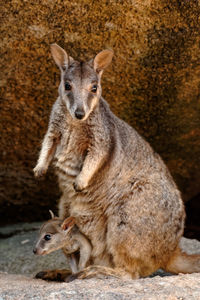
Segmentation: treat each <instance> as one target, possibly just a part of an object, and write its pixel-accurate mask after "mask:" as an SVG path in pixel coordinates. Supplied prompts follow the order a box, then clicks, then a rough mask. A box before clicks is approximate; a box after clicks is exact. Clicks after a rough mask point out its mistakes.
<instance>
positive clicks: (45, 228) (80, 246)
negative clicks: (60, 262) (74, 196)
mask: <svg viewBox="0 0 200 300" xmlns="http://www.w3.org/2000/svg"><path fill="white" fill-rule="evenodd" d="M50 213H51V216H52V218H51V219H50V220H48V221H47V222H45V223H44V224H43V225H42V226H41V228H40V232H39V237H38V240H37V242H36V245H35V247H34V249H33V253H34V254H36V255H46V254H49V253H51V252H53V251H56V250H58V249H62V250H63V253H64V254H65V256H66V257H67V260H68V263H69V266H70V268H71V271H72V273H77V272H78V271H81V270H83V269H84V268H85V267H86V266H87V263H88V262H89V260H90V257H91V252H92V247H91V244H90V242H89V241H88V239H87V238H86V237H85V236H84V235H83V234H82V233H81V232H80V230H79V228H78V227H77V225H76V220H75V218H74V217H68V218H66V219H65V220H64V221H63V220H61V219H59V218H57V217H55V216H54V214H53V213H52V212H51V211H50ZM76 251H78V252H79V262H78V261H77V259H76V256H75V255H69V254H74V253H75V252H76Z"/></svg>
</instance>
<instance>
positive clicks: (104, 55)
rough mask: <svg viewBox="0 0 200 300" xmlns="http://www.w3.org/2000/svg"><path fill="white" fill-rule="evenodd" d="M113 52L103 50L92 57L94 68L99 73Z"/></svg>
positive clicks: (108, 62) (107, 64) (109, 61)
mask: <svg viewBox="0 0 200 300" xmlns="http://www.w3.org/2000/svg"><path fill="white" fill-rule="evenodd" d="M113 54H114V52H113V51H112V50H103V51H101V52H99V53H98V54H97V55H96V56H95V58H94V70H95V71H96V72H97V73H100V72H101V71H103V70H104V69H106V68H107V67H108V66H109V64H110V63H111V61H112V58H113Z"/></svg>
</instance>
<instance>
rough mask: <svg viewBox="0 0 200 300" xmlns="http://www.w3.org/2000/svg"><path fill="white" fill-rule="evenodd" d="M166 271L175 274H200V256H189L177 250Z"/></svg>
mask: <svg viewBox="0 0 200 300" xmlns="http://www.w3.org/2000/svg"><path fill="white" fill-rule="evenodd" d="M164 269H165V270H166V271H168V272H171V273H174V274H178V273H185V274H186V273H195V272H197V273H198V272H200V254H193V255H189V254H187V253H184V252H182V251H181V249H180V248H177V249H176V250H175V251H174V253H173V255H172V256H171V258H170V260H169V261H168V263H167V265H166V267H165V268H164Z"/></svg>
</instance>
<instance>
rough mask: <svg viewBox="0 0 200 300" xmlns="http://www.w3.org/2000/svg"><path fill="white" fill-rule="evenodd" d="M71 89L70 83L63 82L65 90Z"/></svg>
mask: <svg viewBox="0 0 200 300" xmlns="http://www.w3.org/2000/svg"><path fill="white" fill-rule="evenodd" d="M71 89H72V86H71V84H70V83H69V82H66V83H65V90H66V91H71Z"/></svg>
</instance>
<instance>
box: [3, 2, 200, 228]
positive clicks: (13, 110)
mask: <svg viewBox="0 0 200 300" xmlns="http://www.w3.org/2000/svg"><path fill="white" fill-rule="evenodd" d="M0 14H1V18H0V22H1V26H0V33H1V42H0V54H1V55H0V65H1V72H0V76H1V78H0V87H1V94H0V97H1V100H0V134H1V137H0V138H1V140H0V181H1V185H0V205H1V213H2V214H1V218H0V222H1V223H3V224H4V223H10V222H16V221H22V220H23V221H35V220H40V219H44V218H47V217H48V209H49V208H51V209H53V210H54V211H55V207H56V203H57V199H58V198H59V191H58V187H57V182H56V178H55V177H54V175H53V171H52V170H51V169H50V171H49V172H48V175H47V177H46V179H45V180H44V181H40V182H38V181H36V180H35V179H34V177H33V173H32V168H33V167H34V166H35V163H36V160H37V156H38V151H39V149H40V144H41V140H42V138H43V136H44V133H45V131H46V129H47V124H48V117H49V113H50V110H51V106H52V104H53V102H54V101H55V99H56V96H57V87H58V84H59V70H58V69H57V67H56V66H55V64H54V62H53V60H52V58H51V56H50V44H51V43H53V42H56V43H58V44H59V45H60V46H62V47H64V48H65V49H66V50H67V52H68V53H69V54H70V55H71V56H72V57H74V58H75V59H90V58H91V57H93V56H95V55H96V53H98V52H99V51H100V50H102V49H105V48H111V49H113V50H114V52H115V57H114V60H113V64H112V66H111V67H109V69H108V70H107V71H106V72H105V74H104V77H103V96H104V97H105V98H106V100H107V101H108V102H109V103H110V105H111V108H112V110H113V111H114V112H115V113H116V114H117V115H118V116H119V117H121V118H123V119H124V120H126V121H127V122H128V123H129V124H131V125H132V126H134V127H135V128H136V129H137V130H138V131H139V132H140V133H141V134H142V135H143V136H144V137H145V138H146V139H147V140H148V141H149V142H150V143H151V145H152V146H153V147H154V149H155V150H156V151H157V152H158V153H160V155H161V156H162V158H163V159H164V161H165V162H166V163H167V165H168V167H169V169H170V170H171V172H172V174H173V176H174V178H175V180H176V182H177V184H178V186H179V188H180V189H181V191H182V193H183V198H184V200H185V201H187V200H189V199H197V200H195V201H196V202H195V204H194V206H195V205H196V206H195V207H197V206H198V209H199V205H198V204H197V202H198V203H199V201H198V200H199V196H198V195H199V193H200V184H199V178H200V168H199V166H200V139H199V137H200V126H199V125H200V50H199V48H200V34H199V32H200V17H199V16H200V2H199V1H197V0H190V1H184V0H182V1H181V0H163V1H160V0H151V1H149V0H144V1H140V0H132V1H131V0H124V1H117V0H109V1H108V0H101V1H89V0H73V1H69V0H65V1H60V0H57V1H53V0H43V1H39V0H30V1H25V0H10V1H7V0H2V1H1V12H0ZM195 211H197V210H196V209H195ZM192 226H193V225H192Z"/></svg>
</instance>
